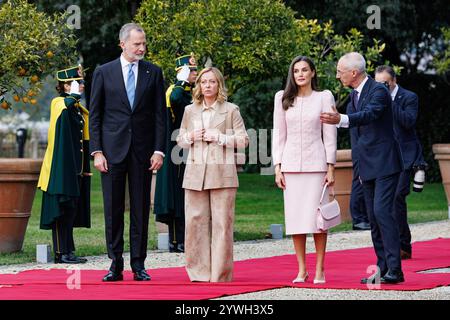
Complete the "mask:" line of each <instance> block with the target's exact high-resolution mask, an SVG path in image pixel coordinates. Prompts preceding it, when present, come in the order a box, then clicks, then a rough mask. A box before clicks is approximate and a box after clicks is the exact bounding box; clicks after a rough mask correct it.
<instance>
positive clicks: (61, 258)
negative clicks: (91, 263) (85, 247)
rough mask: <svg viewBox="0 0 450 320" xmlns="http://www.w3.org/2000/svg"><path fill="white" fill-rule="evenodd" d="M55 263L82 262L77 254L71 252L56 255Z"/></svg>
mask: <svg viewBox="0 0 450 320" xmlns="http://www.w3.org/2000/svg"><path fill="white" fill-rule="evenodd" d="M55 263H68V264H80V263H84V262H81V261H80V260H79V259H78V258H77V257H76V256H74V255H70V254H57V255H55Z"/></svg>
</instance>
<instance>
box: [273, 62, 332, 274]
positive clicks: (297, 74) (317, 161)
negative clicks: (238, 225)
mask: <svg viewBox="0 0 450 320" xmlns="http://www.w3.org/2000/svg"><path fill="white" fill-rule="evenodd" d="M274 104H275V110H274V119H273V127H274V140H273V143H272V146H273V147H272V148H273V149H272V157H273V161H274V165H275V181H276V183H277V185H278V187H280V188H282V189H283V190H284V192H283V195H284V212H285V223H286V234H287V235H292V239H293V241H294V248H295V253H296V256H297V261H298V269H299V270H298V274H297V277H296V278H295V279H294V280H293V282H294V283H296V282H305V281H306V280H307V279H308V272H307V270H306V263H305V251H306V236H307V234H308V233H312V234H314V242H315V246H316V255H317V262H316V273H315V278H314V283H325V273H324V259H325V249H326V243H327V233H326V232H321V231H320V230H318V229H317V227H316V212H317V207H318V205H319V201H320V196H321V193H322V190H323V186H324V185H325V184H328V185H329V186H332V185H333V183H334V164H335V163H336V144H337V141H336V132H337V130H336V126H334V125H327V124H322V123H321V122H320V113H321V112H324V111H326V110H332V107H334V98H333V95H332V94H331V92H330V91H328V90H325V91H318V85H317V75H316V69H315V66H314V63H313V62H312V61H311V60H310V59H309V58H307V57H304V56H298V57H296V58H295V59H294V60H293V61H292V63H291V65H290V68H289V74H288V78H287V81H286V88H285V90H284V91H280V92H277V94H276V95H275V103H274ZM325 202H328V192H327V193H326V194H325Z"/></svg>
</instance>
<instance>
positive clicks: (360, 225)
mask: <svg viewBox="0 0 450 320" xmlns="http://www.w3.org/2000/svg"><path fill="white" fill-rule="evenodd" d="M353 230H370V224H369V223H367V222H360V223H357V224H354V225H353Z"/></svg>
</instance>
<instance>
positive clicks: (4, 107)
mask: <svg viewBox="0 0 450 320" xmlns="http://www.w3.org/2000/svg"><path fill="white" fill-rule="evenodd" d="M0 107H2V109H5V110H8V109H9V104H8V102H6V101H3V102H2V103H1V104H0Z"/></svg>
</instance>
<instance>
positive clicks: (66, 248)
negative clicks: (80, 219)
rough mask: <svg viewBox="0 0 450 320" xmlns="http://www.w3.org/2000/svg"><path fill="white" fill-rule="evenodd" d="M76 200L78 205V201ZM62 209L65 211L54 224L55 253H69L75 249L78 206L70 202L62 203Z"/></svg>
mask: <svg viewBox="0 0 450 320" xmlns="http://www.w3.org/2000/svg"><path fill="white" fill-rule="evenodd" d="M71 202H72V201H71ZM74 202H75V205H77V202H76V201H74ZM60 210H61V211H62V212H63V213H62V215H61V216H60V217H59V218H58V219H57V220H56V221H55V223H54V224H53V226H52V238H53V252H54V253H55V255H61V254H69V253H71V252H74V251H75V243H74V241H73V224H74V221H75V217H76V213H77V208H76V207H73V206H71V205H70V204H67V205H66V204H61V205H60Z"/></svg>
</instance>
